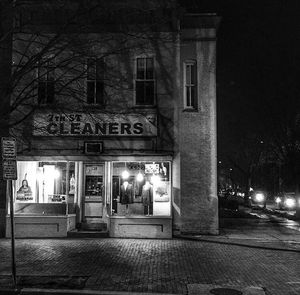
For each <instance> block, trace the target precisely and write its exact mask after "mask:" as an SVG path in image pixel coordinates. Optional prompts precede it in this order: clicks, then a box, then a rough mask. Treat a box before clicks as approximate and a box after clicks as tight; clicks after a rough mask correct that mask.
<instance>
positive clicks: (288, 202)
mask: <svg viewBox="0 0 300 295" xmlns="http://www.w3.org/2000/svg"><path fill="white" fill-rule="evenodd" d="M285 204H286V206H287V207H289V208H291V207H294V206H295V205H296V201H295V200H294V199H286V200H285Z"/></svg>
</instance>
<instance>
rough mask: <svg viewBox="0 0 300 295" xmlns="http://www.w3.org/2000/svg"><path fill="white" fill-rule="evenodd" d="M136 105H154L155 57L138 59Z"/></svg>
mask: <svg viewBox="0 0 300 295" xmlns="http://www.w3.org/2000/svg"><path fill="white" fill-rule="evenodd" d="M135 103H136V105H153V104H154V103H155V80H154V59H153V58H149V57H147V58H137V59H136V80H135Z"/></svg>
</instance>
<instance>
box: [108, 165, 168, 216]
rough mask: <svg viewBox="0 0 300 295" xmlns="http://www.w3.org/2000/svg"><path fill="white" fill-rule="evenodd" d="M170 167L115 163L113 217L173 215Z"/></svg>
mask: <svg viewBox="0 0 300 295" xmlns="http://www.w3.org/2000/svg"><path fill="white" fill-rule="evenodd" d="M170 167H171V165H170V162H115V163H114V164H113V176H112V187H113V189H112V202H111V209H112V215H119V216H124V215H133V216H134V215H136V216H152V215H153V216H169V215H170V214H171V210H170V209H171V206H170V204H171V189H170V185H171V171H170ZM124 171H127V176H126V177H125V176H124Z"/></svg>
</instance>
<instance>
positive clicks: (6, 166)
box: [1, 137, 17, 288]
mask: <svg viewBox="0 0 300 295" xmlns="http://www.w3.org/2000/svg"><path fill="white" fill-rule="evenodd" d="M1 148H2V175H3V179H4V180H6V181H7V193H8V195H9V200H10V224H11V226H10V228H11V254H12V255H11V256H12V262H11V265H12V279H13V286H14V288H15V287H16V285H17V278H16V277H17V276H16V255H15V217H14V198H13V189H12V180H16V179H17V143H16V140H15V138H12V137H2V138H1Z"/></svg>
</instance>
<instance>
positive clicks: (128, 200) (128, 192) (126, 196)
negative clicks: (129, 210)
mask: <svg viewBox="0 0 300 295" xmlns="http://www.w3.org/2000/svg"><path fill="white" fill-rule="evenodd" d="M133 193H134V192H133V185H132V184H130V183H128V181H124V183H123V184H122V185H121V191H120V203H121V204H122V205H127V204H132V203H133Z"/></svg>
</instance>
